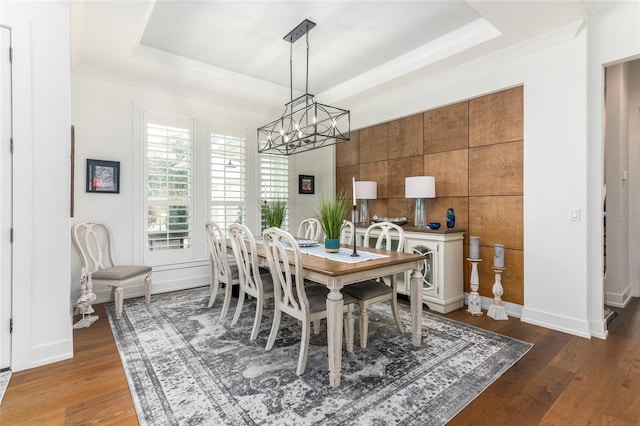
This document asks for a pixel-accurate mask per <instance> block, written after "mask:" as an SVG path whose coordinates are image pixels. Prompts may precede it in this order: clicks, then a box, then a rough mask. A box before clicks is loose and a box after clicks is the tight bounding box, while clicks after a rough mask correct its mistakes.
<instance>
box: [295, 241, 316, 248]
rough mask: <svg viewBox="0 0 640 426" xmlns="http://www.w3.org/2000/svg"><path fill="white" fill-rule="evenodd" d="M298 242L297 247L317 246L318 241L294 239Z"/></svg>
mask: <svg viewBox="0 0 640 426" xmlns="http://www.w3.org/2000/svg"><path fill="white" fill-rule="evenodd" d="M296 241H297V243H298V247H313V246H317V245H318V242H317V241H316V240H296Z"/></svg>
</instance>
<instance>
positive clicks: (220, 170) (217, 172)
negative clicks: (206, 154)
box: [210, 134, 247, 229]
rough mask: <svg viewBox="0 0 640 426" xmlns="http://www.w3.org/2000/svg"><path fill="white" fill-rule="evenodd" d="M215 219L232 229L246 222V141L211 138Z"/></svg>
mask: <svg viewBox="0 0 640 426" xmlns="http://www.w3.org/2000/svg"><path fill="white" fill-rule="evenodd" d="M210 141H211V212H210V217H211V220H212V221H214V222H216V223H217V224H218V225H220V227H221V228H223V229H228V228H229V225H231V224H232V223H243V224H244V223H246V220H247V217H246V174H247V167H246V143H245V140H244V138H237V137H233V136H223V135H216V134H211V135H210Z"/></svg>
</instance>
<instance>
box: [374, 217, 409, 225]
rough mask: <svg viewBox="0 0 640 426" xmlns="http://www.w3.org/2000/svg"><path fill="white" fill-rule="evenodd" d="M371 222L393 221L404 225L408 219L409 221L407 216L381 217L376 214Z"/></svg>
mask: <svg viewBox="0 0 640 426" xmlns="http://www.w3.org/2000/svg"><path fill="white" fill-rule="evenodd" d="M371 222H374V223H380V222H391V223H393V224H394V225H400V226H402V225H404V224H406V223H407V222H408V221H407V218H406V217H379V216H374V217H373V218H372V219H371Z"/></svg>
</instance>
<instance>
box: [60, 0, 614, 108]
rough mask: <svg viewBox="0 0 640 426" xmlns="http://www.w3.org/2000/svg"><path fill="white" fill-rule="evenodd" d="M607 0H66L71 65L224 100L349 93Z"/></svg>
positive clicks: (578, 14)
mask: <svg viewBox="0 0 640 426" xmlns="http://www.w3.org/2000/svg"><path fill="white" fill-rule="evenodd" d="M615 3H617V2H611V1H606V2H605V1H602V2H601V1H597V2H595V1H580V0H575V1H573V0H572V1H454V0H448V1H278V2H275V1H163V0H157V1H146V0H142V1H141V0H136V1H77V0H75V1H73V2H72V10H71V12H72V13H71V39H72V49H71V55H72V72H73V73H76V74H85V75H93V76H98V77H101V78H108V79H116V80H120V81H126V82H130V83H133V84H136V85H146V86H153V87H156V88H162V89H163V90H167V91H171V90H180V91H182V92H184V91H185V90H186V91H191V92H193V93H197V94H199V95H203V94H204V95H206V96H210V97H212V99H213V98H215V99H216V100H217V101H224V102H226V103H228V104H236V105H238V106H240V105H246V104H247V103H248V102H249V103H251V104H252V105H255V106H256V107H257V108H260V107H269V108H275V107H277V108H281V107H282V105H283V104H284V103H286V102H287V101H288V100H289V96H290V93H289V92H290V70H289V66H290V48H291V50H292V52H291V53H292V67H293V85H294V90H295V93H294V97H296V96H297V95H298V94H299V93H303V92H304V91H305V72H306V43H305V38H304V37H302V38H301V39H299V40H298V41H297V42H295V43H293V44H291V43H289V42H287V41H285V40H283V37H284V36H285V35H286V34H287V33H288V32H289V31H290V30H292V29H293V28H294V27H295V26H297V25H298V24H299V23H300V22H302V21H303V20H304V19H310V20H311V21H313V22H315V23H316V27H315V28H313V29H312V30H311V31H310V32H309V70H308V71H309V81H308V83H309V93H312V94H315V95H316V98H317V99H318V100H319V101H321V102H325V103H330V104H334V105H336V106H348V103H349V102H350V101H354V100H357V99H358V98H359V97H360V98H361V97H364V96H370V95H372V94H375V93H376V92H380V91H384V90H388V88H389V87H393V85H396V84H406V83H407V82H410V81H411V80H412V79H416V78H425V77H428V76H429V75H433V74H437V73H440V72H443V71H446V70H447V69H450V68H452V67H455V66H458V65H461V64H464V63H466V62H469V61H473V60H475V59H478V58H480V57H483V56H486V55H490V54H492V53H495V52H498V51H500V50H503V49H506V48H508V47H512V46H517V45H518V44H520V43H523V42H524V41H526V40H529V39H532V38H535V37H537V36H540V35H542V34H545V33H548V32H551V31H554V30H557V29H560V28H566V27H567V26H570V25H574V26H575V28H576V30H577V28H579V25H580V24H581V22H582V21H584V20H585V19H587V18H588V15H589V14H592V13H598V12H599V11H601V10H602V9H603V8H607V7H611V6H612V5H614V4H615Z"/></svg>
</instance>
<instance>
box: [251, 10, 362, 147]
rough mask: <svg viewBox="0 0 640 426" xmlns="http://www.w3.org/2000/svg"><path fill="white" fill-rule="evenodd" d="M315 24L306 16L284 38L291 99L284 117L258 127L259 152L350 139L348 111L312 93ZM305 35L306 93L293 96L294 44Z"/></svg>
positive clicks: (323, 144)
mask: <svg viewBox="0 0 640 426" xmlns="http://www.w3.org/2000/svg"><path fill="white" fill-rule="evenodd" d="M315 26H316V24H315V23H314V22H311V21H310V20H308V19H305V20H304V21H302V23H300V24H299V25H298V26H297V27H295V28H294V29H293V30H291V32H290V33H289V34H287V35H286V36H284V40H285V41H288V42H289V43H291V46H290V50H289V75H290V82H291V84H290V90H291V96H290V99H291V100H290V101H289V102H288V103H286V104H285V110H284V113H283V114H282V117H280V118H278V119H277V120H274V121H272V122H271V123H269V124H265V125H264V126H262V127H259V128H258V152H259V153H265V154H282V155H291V154H297V153H299V152H304V151H310V150H312V149H317V148H322V147H324V146H329V145H334V144H336V143H338V142H346V141H348V140H349V134H350V127H351V123H350V116H349V111H348V110H346V109H342V108H336V107H332V106H330V105H325V104H321V103H318V102H315V101H314V99H313V95H310V94H309V31H310V30H311V29H312V28H313V27H315ZM302 36H306V41H307V73H306V87H305V93H304V95H302V96H300V97H297V98H296V99H293V43H295V42H296V41H297V40H298V39H299V38H300V37H302Z"/></svg>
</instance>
